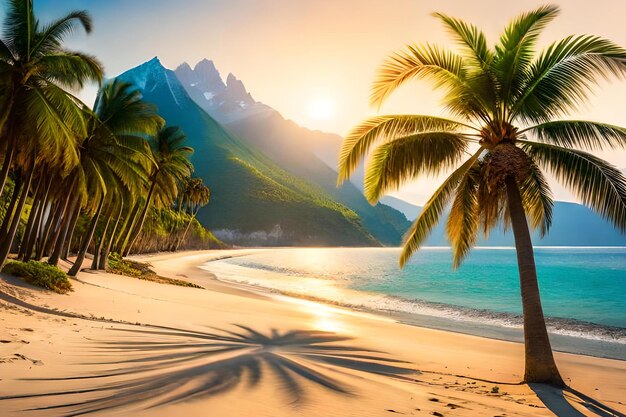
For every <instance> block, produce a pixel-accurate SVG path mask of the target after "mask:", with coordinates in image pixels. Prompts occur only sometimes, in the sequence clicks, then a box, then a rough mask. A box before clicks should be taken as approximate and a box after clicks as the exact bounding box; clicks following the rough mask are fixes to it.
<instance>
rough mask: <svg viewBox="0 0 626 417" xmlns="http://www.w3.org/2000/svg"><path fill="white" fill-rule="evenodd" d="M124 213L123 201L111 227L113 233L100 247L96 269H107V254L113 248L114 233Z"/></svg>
mask: <svg viewBox="0 0 626 417" xmlns="http://www.w3.org/2000/svg"><path fill="white" fill-rule="evenodd" d="M123 211H124V201H123V200H122V202H121V204H120V210H119V212H118V213H117V219H116V220H115V225H114V226H113V231H112V232H111V236H109V239H108V241H107V244H106V245H103V247H102V253H101V254H100V263H99V264H98V269H102V270H103V271H106V269H107V268H108V267H109V252H110V251H111V246H113V240H114V239H115V233H116V232H117V226H119V224H120V219H121V218H122V213H123Z"/></svg>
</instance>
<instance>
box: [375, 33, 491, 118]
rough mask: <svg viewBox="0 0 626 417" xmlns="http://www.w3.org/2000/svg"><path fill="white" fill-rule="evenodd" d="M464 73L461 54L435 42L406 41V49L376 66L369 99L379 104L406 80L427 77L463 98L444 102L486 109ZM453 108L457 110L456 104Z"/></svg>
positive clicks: (455, 95) (475, 110) (474, 110)
mask: <svg viewBox="0 0 626 417" xmlns="http://www.w3.org/2000/svg"><path fill="white" fill-rule="evenodd" d="M466 75H467V74H466V69H465V67H464V64H463V58H462V57H461V56H459V55H456V54H455V53H453V52H451V51H448V50H445V49H442V48H440V47H438V46H435V45H428V44H426V45H409V46H407V49H406V50H404V51H400V52H398V53H396V54H394V55H392V56H390V57H389V58H388V59H387V60H386V61H385V62H384V63H383V65H382V66H381V67H380V69H379V71H378V75H377V77H376V80H375V81H374V84H373V85H372V91H371V94H370V103H371V104H372V105H376V106H378V107H380V105H381V104H382V103H383V102H384V100H385V99H386V98H387V97H388V96H389V95H390V94H391V93H393V92H394V91H395V90H396V89H397V88H398V87H400V86H401V85H403V84H404V83H406V82H407V81H410V80H419V79H423V78H429V79H430V80H431V81H433V82H434V84H433V88H435V89H439V88H444V89H445V90H446V92H447V94H448V95H450V96H452V97H457V98H463V100H460V99H457V100H448V102H450V103H455V104H456V105H457V106H459V107H461V105H462V107H463V109H464V110H465V113H479V114H480V113H486V111H485V110H484V108H482V105H481V104H480V102H479V99H478V98H477V97H476V96H475V92H474V91H473V90H472V89H471V88H470V86H469V85H468V83H467V79H466ZM470 109H471V111H470ZM453 110H454V109H453ZM456 110H457V112H459V113H460V112H461V111H460V110H461V109H460V108H458V109H456Z"/></svg>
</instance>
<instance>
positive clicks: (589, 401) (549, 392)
mask: <svg viewBox="0 0 626 417" xmlns="http://www.w3.org/2000/svg"><path fill="white" fill-rule="evenodd" d="M529 386H530V388H531V389H532V390H533V391H534V392H535V394H537V397H539V399H540V400H541V402H543V404H544V405H545V406H546V407H547V408H548V409H549V410H550V411H552V412H553V413H554V414H555V415H556V416H557V417H585V415H584V414H583V413H581V412H580V411H578V410H576V408H574V407H573V406H572V405H571V404H570V403H569V402H568V401H567V400H566V399H565V395H564V393H563V392H564V391H567V392H570V393H572V394H574V395H575V396H576V397H577V398H576V399H575V400H576V401H578V402H579V403H580V404H581V405H583V406H584V407H585V408H586V409H587V410H589V411H590V412H592V413H594V415H597V416H599V417H626V415H624V414H622V413H620V412H619V411H616V410H613V409H612V408H610V407H608V406H606V405H604V404H602V403H600V402H599V401H596V400H594V399H593V398H591V397H589V396H587V395H585V394H583V393H581V392H579V391H576V390H574V389H572V388H565V389H561V388H556V387H553V386H551V385H546V384H529Z"/></svg>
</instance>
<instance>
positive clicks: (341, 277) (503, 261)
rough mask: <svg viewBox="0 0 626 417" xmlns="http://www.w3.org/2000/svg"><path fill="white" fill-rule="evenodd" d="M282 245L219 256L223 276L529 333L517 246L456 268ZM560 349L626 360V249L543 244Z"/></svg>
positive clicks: (553, 332)
mask: <svg viewBox="0 0 626 417" xmlns="http://www.w3.org/2000/svg"><path fill="white" fill-rule="evenodd" d="M399 252H400V250H399V249H398V248H281V249H261V250H251V251H243V252H242V256H237V257H232V258H228V259H220V260H216V261H213V262H210V264H209V265H207V269H209V270H211V271H212V272H214V273H216V274H217V276H218V277H219V278H220V279H223V280H226V281H234V282H238V283H244V284H248V285H254V286H258V287H263V288H267V289H270V290H273V291H277V292H281V293H285V294H289V295H295V296H300V297H305V298H310V299H318V300H322V301H326V302H329V303H333V304H339V305H345V306H348V307H352V308H359V309H365V310H369V311H376V312H379V313H383V314H388V315H392V316H394V317H395V318H397V319H398V320H399V321H403V322H406V323H409V324H416V325H420V326H426V327H432V328H439V329H444V330H451V331H458V332H462V333H468V334H474V335H479V336H487V337H493V338H498V339H505V340H515V341H519V340H522V333H521V311H522V310H521V308H522V307H521V297H520V294H519V276H518V271H517V259H516V255H515V250H514V248H487V247H483V248H475V249H474V250H473V251H472V252H471V254H470V256H469V257H468V258H467V259H466V261H465V262H464V263H463V265H462V266H461V267H460V268H459V269H458V270H456V271H454V270H452V267H451V263H452V262H451V261H452V254H451V251H450V249H449V248H434V247H430V248H422V249H421V250H420V251H419V252H418V253H416V254H415V255H414V256H413V258H412V259H411V261H410V262H409V263H408V264H407V265H406V267H405V268H404V269H402V270H401V269H400V268H399V267H398V255H399ZM535 261H536V264H537V272H538V276H539V286H540V291H541V297H542V302H543V307H544V313H545V315H546V319H547V322H548V329H549V331H550V336H551V340H552V343H553V347H554V348H555V349H556V350H563V351H567V352H573V353H583V354H590V355H595V356H603V357H611V358H616V359H623V360H626V248H623V247H602V248H599V247H537V248H535Z"/></svg>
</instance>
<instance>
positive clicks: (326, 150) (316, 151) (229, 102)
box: [175, 60, 410, 245]
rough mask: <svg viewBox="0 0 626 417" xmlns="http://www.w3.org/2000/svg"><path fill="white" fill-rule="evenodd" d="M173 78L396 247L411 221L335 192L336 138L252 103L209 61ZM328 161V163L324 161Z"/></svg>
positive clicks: (351, 190) (354, 190)
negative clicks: (224, 80) (330, 161)
mask: <svg viewBox="0 0 626 417" xmlns="http://www.w3.org/2000/svg"><path fill="white" fill-rule="evenodd" d="M175 73H176V76H177V77H178V79H179V80H180V81H181V84H182V85H183V86H184V87H185V89H186V90H187V92H188V93H189V96H190V97H191V98H193V99H194V101H196V104H198V105H199V106H200V107H202V108H203V109H204V110H205V111H206V112H207V113H209V114H210V115H211V116H213V117H214V118H215V119H217V120H219V121H221V122H222V123H223V125H224V126H225V127H226V129H227V130H229V131H230V132H231V133H233V134H234V135H235V136H237V137H240V138H242V139H244V140H246V141H247V143H248V144H249V145H251V146H252V147H254V148H255V149H256V150H258V151H260V152H262V153H263V154H265V155H267V156H268V157H269V158H270V159H271V160H272V161H273V162H274V163H276V165H278V166H280V167H281V168H283V169H285V170H286V171H288V172H289V173H291V174H293V175H295V176H297V177H299V178H305V179H306V180H307V181H308V182H310V183H313V184H315V185H316V186H318V187H320V188H321V189H323V190H324V191H325V192H326V193H328V194H329V195H330V196H332V198H333V199H334V200H336V201H338V202H339V203H341V204H343V205H345V206H347V207H349V208H350V209H352V210H354V211H355V212H356V213H357V214H358V215H359V217H360V218H361V219H362V221H363V226H364V227H365V228H366V229H367V230H368V231H369V232H370V233H371V234H372V235H373V236H374V237H375V238H376V239H378V240H379V241H380V242H382V243H383V244H385V245H397V244H399V243H400V242H401V240H402V235H403V234H404V232H405V231H406V230H407V229H408V227H409V225H410V222H409V221H408V220H407V219H406V217H405V215H404V214H402V213H401V212H400V211H398V210H395V209H394V208H392V207H390V206H388V205H385V204H377V205H375V206H372V205H370V204H369V203H368V202H367V200H366V199H365V197H363V193H362V191H361V190H359V188H358V187H356V186H355V185H354V184H352V183H350V182H347V183H345V184H344V185H343V186H342V187H340V188H337V185H336V181H337V172H336V171H335V170H334V168H333V166H334V165H335V164H336V158H337V156H336V155H337V153H336V152H335V151H334V145H335V143H337V140H339V143H340V141H341V138H340V137H339V136H337V135H333V134H328V133H324V132H319V131H313V130H309V129H306V128H303V127H301V126H298V125H297V124H296V123H294V122H293V121H290V120H286V119H285V118H284V117H282V115H281V114H280V113H279V112H277V111H276V110H273V109H271V108H270V107H269V106H266V105H265V104H262V103H259V102H256V101H254V99H252V96H251V95H250V93H248V92H247V91H246V89H245V87H244V86H243V84H242V83H241V81H239V80H237V79H236V78H235V77H234V76H233V75H232V74H229V75H228V77H227V80H226V83H224V82H223V81H222V78H221V76H220V74H219V72H218V71H217V69H216V68H215V65H214V64H213V62H211V61H208V60H203V61H200V62H199V63H198V64H197V65H196V66H195V67H194V68H193V69H192V68H191V67H190V66H189V65H188V64H186V63H185V64H182V65H181V66H179V67H178V68H177V69H176V71H175ZM331 159H332V161H333V162H332V164H333V165H331V164H329V160H331Z"/></svg>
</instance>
